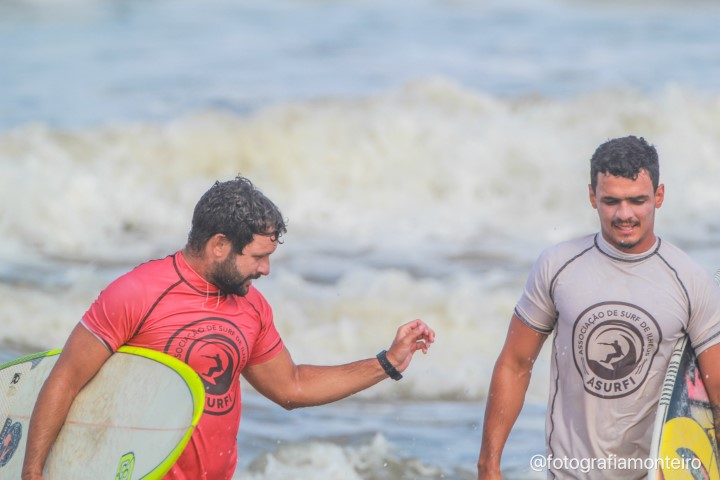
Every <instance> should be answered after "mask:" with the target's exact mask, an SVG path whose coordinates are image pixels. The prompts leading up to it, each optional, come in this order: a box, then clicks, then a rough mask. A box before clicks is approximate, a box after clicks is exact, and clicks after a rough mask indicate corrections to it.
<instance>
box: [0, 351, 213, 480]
mask: <svg viewBox="0 0 720 480" xmlns="http://www.w3.org/2000/svg"><path fill="white" fill-rule="evenodd" d="M59 354H60V350H54V351H51V352H45V353H38V354H35V355H30V356H27V357H23V358H20V359H18V360H15V361H12V362H9V363H6V364H4V365H0V479H3V480H4V479H8V480H17V479H19V478H20V474H21V471H22V463H23V458H24V457H25V444H26V441H27V430H28V424H29V421H30V415H31V414H32V410H33V407H34V405H35V400H36V399H37V396H38V393H39V392H40V389H41V388H42V385H43V383H44V382H45V379H46V378H47V376H48V374H49V373H50V371H51V370H52V367H53V365H55V362H56V360H57V358H58V355H59ZM204 402H205V391H204V388H203V384H202V381H201V380H200V378H199V377H198V375H197V374H196V373H195V372H194V371H193V370H192V368H190V367H189V366H188V365H187V364H185V363H183V362H181V361H179V360H177V359H175V358H173V357H171V356H169V355H165V354H163V353H160V352H156V351H154V350H148V349H144V348H137V347H128V346H124V347H121V348H120V349H119V350H118V352H117V353H115V354H114V355H112V356H111V357H110V358H109V359H108V361H107V362H106V363H105V365H103V367H102V368H101V369H100V371H99V372H98V373H97V375H96V376H95V377H94V378H93V379H92V380H91V381H90V382H89V383H88V384H87V385H86V386H85V388H84V389H83V390H82V391H81V392H80V394H79V395H78V397H77V398H76V399H75V401H74V402H73V405H72V408H71V409H70V412H69V414H68V417H67V419H66V421H65V424H64V425H63V427H62V430H61V431H60V434H59V436H58V438H57V440H56V441H55V444H54V445H53V447H52V450H51V452H50V456H49V457H48V461H47V464H46V471H45V478H46V479H47V480H59V479H80V478H87V479H91V478H92V479H96V478H97V479H100V478H107V479H113V478H115V479H116V480H135V479H141V478H143V479H148V480H150V479H158V478H161V477H162V476H163V475H164V474H165V473H166V472H167V471H168V470H169V469H170V468H171V467H172V465H173V464H174V463H175V461H176V460H177V458H178V457H179V456H180V454H181V453H182V451H183V449H184V448H185V446H186V445H187V443H188V441H189V440H190V436H191V435H192V432H193V430H194V428H195V426H196V425H197V422H198V421H199V420H200V416H201V415H202V411H203V407H204Z"/></svg>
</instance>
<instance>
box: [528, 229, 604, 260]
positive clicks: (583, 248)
mask: <svg viewBox="0 0 720 480" xmlns="http://www.w3.org/2000/svg"><path fill="white" fill-rule="evenodd" d="M595 236H596V234H589V235H584V236H582V237H577V238H573V239H570V240H564V241H562V242H559V243H556V244H555V245H552V246H550V247H548V248H546V249H545V250H543V251H542V253H541V254H540V257H541V258H545V259H555V260H559V261H563V262H564V261H567V260H570V259H572V258H575V257H576V256H578V255H582V254H583V253H585V252H587V251H589V250H592V249H593V248H594V247H595Z"/></svg>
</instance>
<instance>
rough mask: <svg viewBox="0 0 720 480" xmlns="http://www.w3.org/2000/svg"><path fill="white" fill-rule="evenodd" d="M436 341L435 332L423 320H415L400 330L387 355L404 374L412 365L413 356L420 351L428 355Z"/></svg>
mask: <svg viewBox="0 0 720 480" xmlns="http://www.w3.org/2000/svg"><path fill="white" fill-rule="evenodd" d="M434 341H435V332H434V331H433V330H432V329H431V328H430V327H428V326H427V325H426V324H425V322H423V321H422V320H413V321H412V322H410V323H406V324H405V325H403V326H401V327H400V328H398V330H397V333H396V334H395V339H394V340H393V342H392V345H391V346H390V349H389V350H388V353H387V356H388V360H390V362H391V363H392V364H393V365H394V366H395V368H396V369H397V370H398V371H400V372H403V371H405V369H406V368H407V367H408V366H409V365H410V361H411V360H412V356H413V354H414V353H415V352H417V351H418V350H422V352H423V353H427V351H428V348H430V345H431V344H432V343H433V342H434Z"/></svg>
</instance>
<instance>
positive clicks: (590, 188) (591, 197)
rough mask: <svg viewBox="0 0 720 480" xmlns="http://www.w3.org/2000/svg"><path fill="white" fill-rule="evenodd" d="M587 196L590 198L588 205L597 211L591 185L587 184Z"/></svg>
mask: <svg viewBox="0 0 720 480" xmlns="http://www.w3.org/2000/svg"><path fill="white" fill-rule="evenodd" d="M588 195H589V197H590V205H592V207H593V208H594V209H595V210H597V198H595V190H593V187H592V184H588Z"/></svg>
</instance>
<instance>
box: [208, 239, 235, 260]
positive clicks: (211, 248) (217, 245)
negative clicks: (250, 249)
mask: <svg viewBox="0 0 720 480" xmlns="http://www.w3.org/2000/svg"><path fill="white" fill-rule="evenodd" d="M205 251H206V252H207V253H208V254H209V255H210V257H211V258H218V259H220V258H225V257H226V256H227V255H228V253H230V252H231V251H232V242H230V239H229V238H227V237H226V236H225V235H224V234H222V233H216V234H215V235H213V236H212V237H210V240H208V242H207V244H205Z"/></svg>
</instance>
